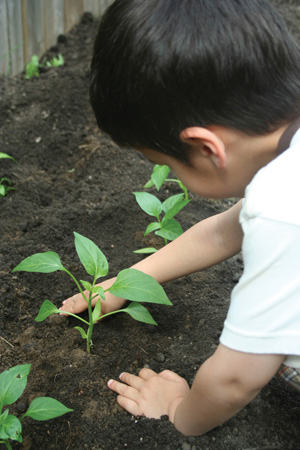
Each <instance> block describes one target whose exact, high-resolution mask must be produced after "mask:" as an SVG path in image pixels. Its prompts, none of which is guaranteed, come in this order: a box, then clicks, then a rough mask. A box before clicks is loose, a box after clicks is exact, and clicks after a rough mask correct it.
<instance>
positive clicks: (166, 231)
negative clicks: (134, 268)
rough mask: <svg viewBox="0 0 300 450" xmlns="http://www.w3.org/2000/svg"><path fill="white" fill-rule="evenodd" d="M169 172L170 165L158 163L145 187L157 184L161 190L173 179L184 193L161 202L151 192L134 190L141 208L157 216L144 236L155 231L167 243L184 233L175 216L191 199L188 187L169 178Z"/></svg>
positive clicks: (153, 250) (146, 249) (141, 251)
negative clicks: (164, 184)
mask: <svg viewBox="0 0 300 450" xmlns="http://www.w3.org/2000/svg"><path fill="white" fill-rule="evenodd" d="M169 172H170V168H169V167H168V166H166V165H158V164H156V165H155V166H154V168H153V172H152V175H151V179H150V180H149V181H148V182H147V183H146V184H145V185H144V186H143V187H144V188H150V187H153V186H155V187H156V189H157V190H158V191H159V190H160V188H161V186H162V185H163V183H164V182H165V181H172V182H176V183H178V185H179V186H180V188H181V189H182V190H183V193H181V194H176V195H172V196H171V197H169V198H167V199H166V200H165V201H164V202H161V201H160V200H159V199H158V198H157V197H156V196H155V195H153V194H150V193H149V192H133V194H134V195H135V198H136V201H137V203H138V204H139V206H140V208H141V209H142V210H143V211H144V212H145V213H147V214H148V215H149V216H153V217H155V218H156V221H155V222H151V223H150V224H149V225H148V226H147V228H146V230H145V233H144V236H147V235H148V234H149V233H151V232H154V233H155V234H156V235H157V236H160V237H161V238H162V239H163V241H164V244H165V245H166V244H167V243H168V241H173V240H174V239H176V238H177V237H178V236H180V235H181V234H182V233H183V231H182V227H181V225H180V223H179V222H177V221H176V220H175V219H174V216H175V215H176V214H178V213H179V211H181V210H182V208H184V207H185V206H186V205H187V204H188V203H189V202H190V201H191V200H190V199H189V197H188V192H187V188H186V187H185V186H184V184H183V183H182V182H181V181H180V180H178V179H173V178H167V176H168V175H169ZM156 251H157V249H156V248H154V247H146V248H142V249H139V250H135V252H134V253H154V252H156Z"/></svg>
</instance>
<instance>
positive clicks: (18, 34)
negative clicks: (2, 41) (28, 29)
mask: <svg viewBox="0 0 300 450" xmlns="http://www.w3.org/2000/svg"><path fill="white" fill-rule="evenodd" d="M6 4H7V28H8V39H9V46H10V64H11V65H10V69H11V70H10V73H12V74H14V73H18V72H21V71H22V70H23V68H24V59H23V29H22V8H21V0H6ZM0 72H1V71H0Z"/></svg>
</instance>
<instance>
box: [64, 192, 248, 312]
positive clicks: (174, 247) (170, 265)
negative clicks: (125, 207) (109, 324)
mask: <svg viewBox="0 0 300 450" xmlns="http://www.w3.org/2000/svg"><path fill="white" fill-rule="evenodd" d="M241 207H242V200H240V201H239V202H238V203H236V204H235V205H234V206H233V207H231V208H230V209H228V210H227V211H225V212H222V213H220V214H217V215H215V216H211V217H209V218H208V219H205V220H202V221H201V222H199V223H197V224H196V225H194V226H193V227H191V228H190V229H189V230H187V231H186V232H185V233H183V234H182V235H181V236H179V237H178V238H177V239H175V241H173V242H170V243H169V244H168V245H166V246H165V247H163V248H162V249H160V250H159V251H157V252H156V253H154V254H153V255H151V256H148V257H147V258H145V259H143V260H142V261H140V262H138V263H137V264H135V265H134V266H132V267H134V268H135V269H138V270H141V271H142V272H144V273H146V274H148V275H151V276H152V277H153V278H155V279H156V281H158V282H159V283H161V284H162V283H166V282H167V281H171V280H174V279H176V278H179V277H182V276H184V275H188V274H191V273H194V272H198V271H199V270H202V269H205V268H207V267H210V266H213V265H214V264H217V263H219V262H221V261H224V260H226V259H228V258H230V257H231V256H233V255H235V254H236V253H238V252H239V251H240V249H241V245H242V239H243V232H242V228H241V226H240V224H239V214H240V210H241ZM113 281H114V279H109V280H105V281H104V282H102V283H100V285H101V286H103V287H104V288H105V289H106V288H108V287H110V286H111V285H112V284H113ZM124 303H125V300H124V299H120V298H117V297H115V296H113V295H112V294H110V293H107V294H106V300H105V302H104V303H103V305H102V313H103V314H104V313H107V312H111V311H114V310H116V309H119V308H121V307H122V306H123V304H124ZM86 308H87V304H86V301H85V300H84V299H83V297H82V295H81V294H76V295H74V296H73V297H70V298H68V299H66V300H64V302H63V305H62V307H61V308H60V309H61V310H63V311H66V312H71V313H73V314H78V313H80V312H82V311H84V310H85V309H86Z"/></svg>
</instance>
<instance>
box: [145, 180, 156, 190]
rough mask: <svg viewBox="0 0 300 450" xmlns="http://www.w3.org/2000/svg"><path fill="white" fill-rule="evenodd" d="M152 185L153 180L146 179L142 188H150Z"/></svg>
mask: <svg viewBox="0 0 300 450" xmlns="http://www.w3.org/2000/svg"><path fill="white" fill-rule="evenodd" d="M153 186H154V183H153V181H152V180H149V181H147V183H146V184H144V186H143V188H144V189H149V188H152V187H153Z"/></svg>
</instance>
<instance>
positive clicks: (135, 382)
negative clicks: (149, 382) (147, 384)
mask: <svg viewBox="0 0 300 450" xmlns="http://www.w3.org/2000/svg"><path fill="white" fill-rule="evenodd" d="M119 378H120V380H121V381H122V382H123V383H126V384H128V385H129V386H132V387H133V388H135V389H137V390H140V388H141V387H142V385H143V384H144V380H143V379H142V378H141V377H137V376H135V375H132V374H131V373H128V372H123V373H121V375H120V377H119Z"/></svg>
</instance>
